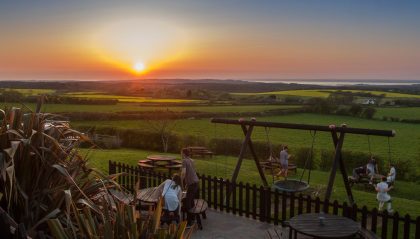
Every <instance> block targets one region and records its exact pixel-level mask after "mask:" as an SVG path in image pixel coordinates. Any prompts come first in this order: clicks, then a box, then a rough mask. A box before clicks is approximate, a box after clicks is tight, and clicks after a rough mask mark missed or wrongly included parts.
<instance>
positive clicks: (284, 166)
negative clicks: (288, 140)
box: [276, 145, 290, 179]
mask: <svg viewBox="0 0 420 239" xmlns="http://www.w3.org/2000/svg"><path fill="white" fill-rule="evenodd" d="M288 151H289V148H288V147H287V145H286V146H284V147H283V150H282V151H280V164H281V170H280V172H279V173H278V174H277V175H276V176H277V177H280V176H281V175H284V177H285V178H286V179H287V170H288V168H289V158H290V155H289V152H288Z"/></svg>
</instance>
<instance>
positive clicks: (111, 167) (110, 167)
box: [108, 160, 115, 174]
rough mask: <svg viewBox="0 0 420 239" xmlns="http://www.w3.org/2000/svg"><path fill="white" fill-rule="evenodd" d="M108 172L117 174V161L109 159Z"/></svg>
mask: <svg viewBox="0 0 420 239" xmlns="http://www.w3.org/2000/svg"><path fill="white" fill-rule="evenodd" d="M108 173H109V174H115V162H112V161H111V160H109V161H108Z"/></svg>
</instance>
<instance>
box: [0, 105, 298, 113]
mask: <svg viewBox="0 0 420 239" xmlns="http://www.w3.org/2000/svg"><path fill="white" fill-rule="evenodd" d="M0 106H1V108H4V107H5V106H8V107H11V106H15V107H20V106H21V104H20V103H0ZM25 106H26V107H28V108H29V109H31V110H32V111H33V110H35V108H36V104H35V103H25ZM299 107H301V106H299V105H226V106H224V105H220V106H144V105H141V104H138V103H137V104H136V103H118V104H115V105H76V104H44V105H43V106H42V108H41V110H42V112H46V113H59V112H103V113H106V112H125V111H138V112H145V111H166V110H169V111H174V112H186V111H196V112H208V113H226V112H238V113H243V112H262V111H268V110H279V109H292V108H299Z"/></svg>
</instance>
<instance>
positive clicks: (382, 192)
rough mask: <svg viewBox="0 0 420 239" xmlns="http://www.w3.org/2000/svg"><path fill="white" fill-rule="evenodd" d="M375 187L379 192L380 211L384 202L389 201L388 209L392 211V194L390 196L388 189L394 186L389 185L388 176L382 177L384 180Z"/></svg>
mask: <svg viewBox="0 0 420 239" xmlns="http://www.w3.org/2000/svg"><path fill="white" fill-rule="evenodd" d="M375 189H376V191H377V192H378V194H377V195H376V199H377V200H378V201H379V211H382V209H383V207H384V204H385V203H387V210H388V212H390V213H391V212H392V211H393V210H392V205H391V196H389V194H388V191H389V190H391V189H392V186H391V187H388V184H387V183H386V177H382V182H380V183H378V184H377V185H376V187H375Z"/></svg>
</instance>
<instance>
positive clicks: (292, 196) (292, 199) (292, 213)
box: [290, 193, 295, 218]
mask: <svg viewBox="0 0 420 239" xmlns="http://www.w3.org/2000/svg"><path fill="white" fill-rule="evenodd" d="M294 216H295V194H294V193H291V194H290V218H292V217H294Z"/></svg>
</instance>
